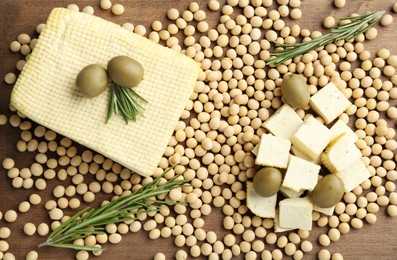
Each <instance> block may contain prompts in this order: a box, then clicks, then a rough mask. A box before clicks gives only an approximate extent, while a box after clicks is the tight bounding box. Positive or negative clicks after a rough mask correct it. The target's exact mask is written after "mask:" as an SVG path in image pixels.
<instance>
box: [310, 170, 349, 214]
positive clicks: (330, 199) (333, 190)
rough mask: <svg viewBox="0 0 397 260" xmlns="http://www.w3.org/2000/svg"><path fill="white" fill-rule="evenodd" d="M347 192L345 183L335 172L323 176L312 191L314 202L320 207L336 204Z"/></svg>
mask: <svg viewBox="0 0 397 260" xmlns="http://www.w3.org/2000/svg"><path fill="white" fill-rule="evenodd" d="M344 193H345V185H344V183H343V181H342V179H341V178H339V177H338V176H337V175H335V174H328V175H326V176H324V177H323V178H321V179H320V180H319V181H318V183H317V185H316V187H315V188H314V190H313V192H312V199H313V202H314V204H316V205H317V206H319V207H320V208H329V207H332V206H335V205H336V203H338V202H339V201H340V200H341V199H342V197H343V194H344Z"/></svg>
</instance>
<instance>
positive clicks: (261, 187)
mask: <svg viewBox="0 0 397 260" xmlns="http://www.w3.org/2000/svg"><path fill="white" fill-rule="evenodd" d="M282 180H283V176H282V174H281V172H280V171H279V170H278V169H276V168H272V167H265V168H262V169H260V170H259V171H257V172H256V173H255V176H254V180H253V185H254V190H255V192H256V193H257V194H259V195H260V196H262V197H271V196H273V195H274V194H276V193H277V192H278V191H279V189H280V186H281V182H282Z"/></svg>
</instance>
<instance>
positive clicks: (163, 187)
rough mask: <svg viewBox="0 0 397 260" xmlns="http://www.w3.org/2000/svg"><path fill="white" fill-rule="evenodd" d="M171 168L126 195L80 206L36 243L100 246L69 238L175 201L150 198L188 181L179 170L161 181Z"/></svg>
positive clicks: (129, 218) (44, 244)
mask: <svg viewBox="0 0 397 260" xmlns="http://www.w3.org/2000/svg"><path fill="white" fill-rule="evenodd" d="M171 169H172V168H171V167H170V168H168V169H167V170H165V171H164V172H163V174H162V175H161V176H159V177H157V178H155V179H154V180H153V181H152V182H150V183H148V184H145V185H144V186H142V187H141V188H140V189H138V190H136V191H134V192H133V193H131V194H130V195H128V196H121V197H119V198H117V199H115V200H113V201H111V202H109V203H108V204H106V205H103V206H101V207H99V208H96V209H93V208H90V207H86V208H84V209H83V210H81V211H79V212H78V213H76V214H75V215H73V216H72V217H71V218H69V219H68V220H67V221H65V222H64V223H62V224H61V225H60V226H59V227H58V228H56V229H55V230H54V231H53V232H52V233H51V234H50V235H49V237H48V239H47V240H46V241H45V242H43V243H41V244H39V245H38V247H39V248H40V247H44V246H52V247H62V248H70V249H74V250H87V251H97V250H102V249H101V248H98V247H93V246H80V245H74V244H73V241H74V240H76V239H79V238H85V237H87V236H89V235H95V234H102V233H104V229H105V228H104V226H105V225H106V224H109V223H119V222H124V221H130V220H135V219H136V218H135V215H136V214H139V213H143V212H149V211H158V210H159V207H160V205H162V204H165V205H175V204H177V202H173V201H167V200H156V199H154V198H155V196H157V195H160V194H163V193H166V192H169V191H171V190H172V189H175V188H178V187H184V186H185V185H188V184H187V180H184V179H183V178H180V176H181V174H179V175H176V176H174V177H173V178H171V179H170V180H168V181H167V182H166V183H164V184H161V183H160V181H161V178H162V177H163V176H164V175H165V174H166V173H167V172H168V171H170V170H171Z"/></svg>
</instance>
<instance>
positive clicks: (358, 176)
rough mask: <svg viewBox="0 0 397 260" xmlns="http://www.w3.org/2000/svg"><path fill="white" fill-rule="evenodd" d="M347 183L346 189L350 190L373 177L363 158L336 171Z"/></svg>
mask: <svg viewBox="0 0 397 260" xmlns="http://www.w3.org/2000/svg"><path fill="white" fill-rule="evenodd" d="M336 175H338V176H339V177H340V178H341V179H342V181H343V183H344V184H345V191H346V192H349V191H352V190H353V189H354V188H356V187H357V186H358V185H360V184H361V183H362V182H364V181H365V180H367V179H368V178H369V177H371V173H370V172H369V170H368V169H367V167H366V166H365V164H364V162H363V161H362V160H361V159H358V160H356V161H355V162H353V164H351V165H350V166H349V167H347V168H346V169H344V170H342V171H339V172H337V173H336Z"/></svg>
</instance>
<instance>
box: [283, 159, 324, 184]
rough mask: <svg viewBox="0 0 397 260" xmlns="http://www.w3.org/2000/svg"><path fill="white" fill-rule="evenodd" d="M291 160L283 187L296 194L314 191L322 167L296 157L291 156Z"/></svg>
mask: <svg viewBox="0 0 397 260" xmlns="http://www.w3.org/2000/svg"><path fill="white" fill-rule="evenodd" d="M289 158H290V159H289V163H288V168H287V172H286V173H285V177H284V181H283V184H282V186H283V187H286V188H289V189H291V190H294V191H296V192H300V191H301V190H309V191H312V190H313V189H314V187H315V186H316V184H317V181H318V173H319V172H320V169H321V166H320V165H317V164H315V163H312V162H309V161H306V160H304V159H302V158H299V157H296V156H294V155H290V157H289Z"/></svg>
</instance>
